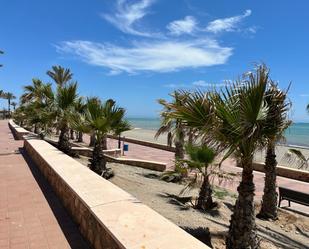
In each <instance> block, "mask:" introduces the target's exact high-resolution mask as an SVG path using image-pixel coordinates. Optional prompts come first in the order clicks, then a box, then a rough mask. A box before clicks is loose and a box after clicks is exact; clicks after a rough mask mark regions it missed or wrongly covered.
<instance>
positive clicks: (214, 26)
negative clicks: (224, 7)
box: [205, 10, 251, 33]
mask: <svg viewBox="0 0 309 249" xmlns="http://www.w3.org/2000/svg"><path fill="white" fill-rule="evenodd" d="M250 15H251V10H246V11H245V13H244V14H243V15H238V16H233V17H228V18H223V19H216V20H214V21H212V22H210V23H208V25H207V27H206V29H205V30H206V31H208V32H213V33H219V32H223V31H226V32H231V31H236V30H237V27H238V24H239V23H240V22H241V21H242V20H243V19H244V18H246V17H248V16H250Z"/></svg>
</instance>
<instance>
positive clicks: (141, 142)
mask: <svg viewBox="0 0 309 249" xmlns="http://www.w3.org/2000/svg"><path fill="white" fill-rule="evenodd" d="M107 137H108V138H113V139H118V138H117V136H113V135H108V136H107ZM121 141H124V142H128V143H133V144H139V145H144V146H148V147H152V148H156V149H160V150H167V151H171V152H175V151H176V150H175V147H170V146H167V145H164V144H159V143H152V142H148V141H144V140H138V139H135V138H129V137H121Z"/></svg>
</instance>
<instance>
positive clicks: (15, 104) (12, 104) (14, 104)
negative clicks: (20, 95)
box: [11, 102, 17, 111]
mask: <svg viewBox="0 0 309 249" xmlns="http://www.w3.org/2000/svg"><path fill="white" fill-rule="evenodd" d="M11 106H13V109H14V111H15V109H16V106H17V103H16V102H12V103H11Z"/></svg>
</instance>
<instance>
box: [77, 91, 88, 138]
mask: <svg viewBox="0 0 309 249" xmlns="http://www.w3.org/2000/svg"><path fill="white" fill-rule="evenodd" d="M86 108H87V105H86V103H85V101H84V98H83V97H79V98H78V99H77V101H76V103H75V111H76V112H77V113H79V114H83V113H84V112H85V111H86ZM77 142H80V143H81V142H83V132H82V131H78V135H77Z"/></svg>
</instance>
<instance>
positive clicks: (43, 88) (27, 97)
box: [20, 79, 51, 104]
mask: <svg viewBox="0 0 309 249" xmlns="http://www.w3.org/2000/svg"><path fill="white" fill-rule="evenodd" d="M23 89H24V93H23V94H22V95H21V97H20V101H21V104H26V103H28V102H33V101H38V102H42V101H43V99H44V98H45V97H48V95H50V92H51V84H44V83H43V82H42V81H41V80H40V79H32V85H26V86H24V87H23Z"/></svg>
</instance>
